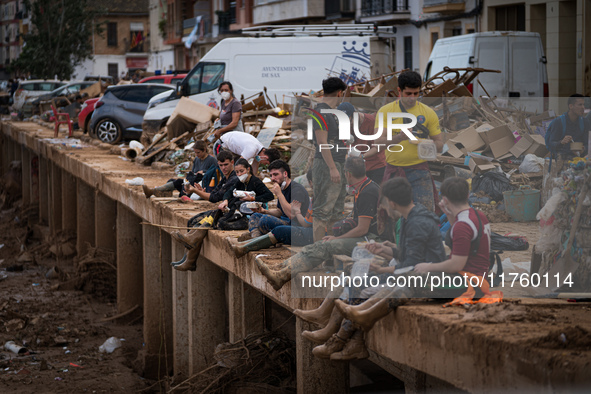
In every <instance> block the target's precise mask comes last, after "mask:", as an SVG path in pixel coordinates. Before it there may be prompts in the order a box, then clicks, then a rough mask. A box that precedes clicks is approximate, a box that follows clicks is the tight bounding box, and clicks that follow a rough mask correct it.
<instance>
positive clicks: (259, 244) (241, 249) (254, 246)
mask: <svg viewBox="0 0 591 394" xmlns="http://www.w3.org/2000/svg"><path fill="white" fill-rule="evenodd" d="M276 243H277V238H275V236H274V235H273V234H272V233H268V234H265V235H262V236H260V237H258V238H255V239H252V240H250V241H246V242H240V243H239V244H232V250H234V254H235V255H236V257H242V256H244V255H245V254H247V253H248V252H253V251H255V250H261V249H267V248H270V247H271V246H273V245H275V244H276Z"/></svg>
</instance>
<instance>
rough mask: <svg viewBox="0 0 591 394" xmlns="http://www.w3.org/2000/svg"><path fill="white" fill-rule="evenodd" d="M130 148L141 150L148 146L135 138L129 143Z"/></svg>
mask: <svg viewBox="0 0 591 394" xmlns="http://www.w3.org/2000/svg"><path fill="white" fill-rule="evenodd" d="M129 148H130V149H134V148H138V149H139V150H144V149H146V148H145V147H144V145H143V144H142V143H141V142H138V141H135V140H134V141H131V142H130V143H129Z"/></svg>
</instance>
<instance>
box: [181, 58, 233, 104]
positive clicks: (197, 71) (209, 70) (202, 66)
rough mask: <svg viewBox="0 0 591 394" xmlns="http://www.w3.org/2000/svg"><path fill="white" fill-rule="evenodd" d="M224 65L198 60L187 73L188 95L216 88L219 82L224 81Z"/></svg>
mask: <svg viewBox="0 0 591 394" xmlns="http://www.w3.org/2000/svg"><path fill="white" fill-rule="evenodd" d="M225 70H226V65H225V64H224V63H206V62H200V63H199V64H197V65H196V66H195V68H194V69H193V70H191V72H190V73H189V75H187V83H188V85H189V95H191V96H192V95H194V94H198V93H205V92H209V91H212V90H215V89H217V87H218V86H219V84H220V83H222V82H223V81H224V72H225Z"/></svg>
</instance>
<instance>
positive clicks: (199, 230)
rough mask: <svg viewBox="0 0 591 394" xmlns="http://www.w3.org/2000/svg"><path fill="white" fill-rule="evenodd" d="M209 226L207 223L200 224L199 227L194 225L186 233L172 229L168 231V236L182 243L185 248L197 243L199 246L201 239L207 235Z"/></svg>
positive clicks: (191, 247)
mask: <svg viewBox="0 0 591 394" xmlns="http://www.w3.org/2000/svg"><path fill="white" fill-rule="evenodd" d="M210 228H211V226H210V225H209V224H205V225H201V226H200V227H196V228H194V229H193V230H191V231H189V232H188V233H186V234H183V233H181V232H180V231H173V232H171V233H170V236H171V237H172V238H174V239H175V240H176V241H177V242H179V243H181V244H183V246H184V247H185V248H187V249H193V248H194V247H196V246H197V245H199V246H201V243H202V242H203V239H204V238H205V237H206V236H207V231H208V230H209V229H210Z"/></svg>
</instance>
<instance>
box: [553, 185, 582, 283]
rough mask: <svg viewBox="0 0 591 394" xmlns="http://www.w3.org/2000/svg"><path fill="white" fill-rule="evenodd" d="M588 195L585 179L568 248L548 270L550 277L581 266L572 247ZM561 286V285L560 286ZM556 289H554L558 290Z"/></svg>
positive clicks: (566, 272) (566, 273) (572, 270)
mask: <svg viewBox="0 0 591 394" xmlns="http://www.w3.org/2000/svg"><path fill="white" fill-rule="evenodd" d="M586 196H587V179H585V183H584V184H583V187H582V188H581V192H580V193H579V200H578V201H577V208H576V209H575V216H574V217H573V226H572V228H571V230H570V234H569V236H568V242H567V244H566V249H565V250H564V254H563V255H562V258H561V259H559V260H558V261H556V263H555V264H554V265H553V266H552V268H551V269H550V271H548V275H549V276H550V277H554V275H556V274H559V277H558V278H566V276H567V275H568V274H570V273H573V272H575V271H576V269H577V268H578V267H579V263H578V262H576V261H573V258H572V255H571V249H572V247H573V242H574V241H575V234H576V233H577V230H578V229H579V219H580V218H581V212H582V211H583V200H585V197H586ZM559 287H560V286H559ZM556 290H557V288H556V289H554V291H556Z"/></svg>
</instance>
